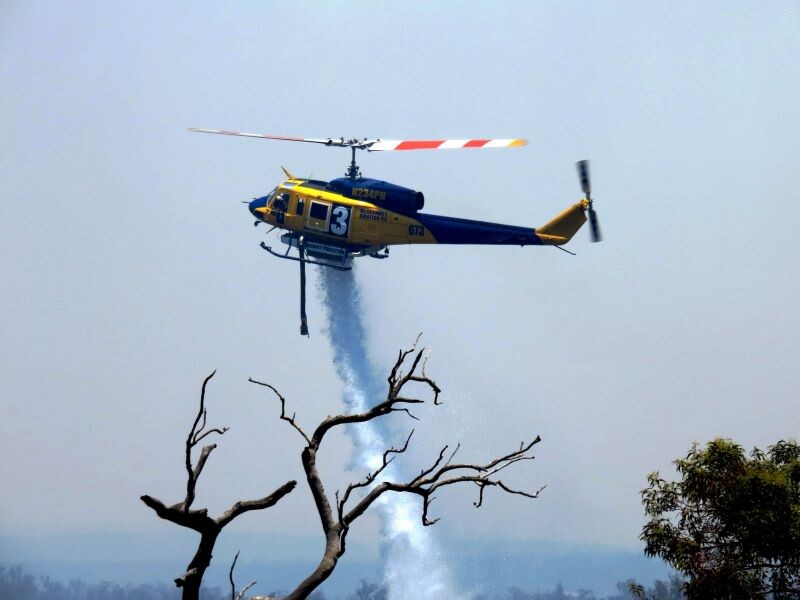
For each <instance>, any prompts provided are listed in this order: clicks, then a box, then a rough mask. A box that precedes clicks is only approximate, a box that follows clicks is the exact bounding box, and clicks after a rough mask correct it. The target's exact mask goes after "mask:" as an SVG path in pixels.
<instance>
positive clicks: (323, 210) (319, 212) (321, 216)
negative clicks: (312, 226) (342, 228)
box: [308, 202, 328, 221]
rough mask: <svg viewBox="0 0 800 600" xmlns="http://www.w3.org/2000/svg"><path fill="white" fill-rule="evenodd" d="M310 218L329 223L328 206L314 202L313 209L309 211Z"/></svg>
mask: <svg viewBox="0 0 800 600" xmlns="http://www.w3.org/2000/svg"><path fill="white" fill-rule="evenodd" d="M308 216H309V217H311V218H312V219H318V220H320V221H327V220H328V205H327V204H321V203H319V202H312V203H311V208H310V209H309V211H308Z"/></svg>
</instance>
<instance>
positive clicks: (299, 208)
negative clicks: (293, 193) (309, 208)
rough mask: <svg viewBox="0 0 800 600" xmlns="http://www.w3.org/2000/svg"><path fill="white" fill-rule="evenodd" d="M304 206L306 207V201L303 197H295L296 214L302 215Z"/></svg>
mask: <svg viewBox="0 0 800 600" xmlns="http://www.w3.org/2000/svg"><path fill="white" fill-rule="evenodd" d="M305 207H306V201H305V200H304V199H303V198H298V199H297V211H296V212H297V214H298V215H300V216H302V215H303V210H304V209H305Z"/></svg>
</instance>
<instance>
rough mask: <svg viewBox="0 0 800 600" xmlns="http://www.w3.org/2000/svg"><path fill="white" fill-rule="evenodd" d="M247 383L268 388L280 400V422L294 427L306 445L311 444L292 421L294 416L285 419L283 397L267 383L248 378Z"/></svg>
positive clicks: (284, 399)
mask: <svg viewBox="0 0 800 600" xmlns="http://www.w3.org/2000/svg"><path fill="white" fill-rule="evenodd" d="M247 381H249V382H250V383H255V384H257V385H262V386H264V387H265V388H269V389H270V390H272V392H273V393H274V394H275V395H276V396H277V397H278V400H280V403H281V417H280V418H281V420H282V421H286V422H287V423H289V424H290V425H291V426H292V427H294V428H295V429H296V430H297V431H298V433H300V435H302V436H303V439H304V440H305V441H306V443H307V444H311V440H310V439H309V437H308V436H307V435H306V432H305V431H303V430H302V429H301V428H300V426H299V425H298V424H297V422H296V421H295V419H294V418H295V415H294V414H292V416H291V417H287V416H286V398H284V397H283V395H281V393H280V392H279V391H278V390H277V389H276V388H275V387H274V386H272V385H270V384H268V383H263V382H261V381H256V380H255V379H253V378H252V377H250V378H248V380H247Z"/></svg>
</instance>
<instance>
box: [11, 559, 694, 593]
mask: <svg viewBox="0 0 800 600" xmlns="http://www.w3.org/2000/svg"><path fill="white" fill-rule="evenodd" d="M634 585H635V582H634V581H633V580H629V581H621V582H619V583H618V584H617V586H616V587H617V593H615V594H611V595H610V596H597V595H595V594H594V592H592V591H591V590H579V591H578V592H576V593H567V592H565V591H564V587H563V586H562V585H561V584H558V585H557V586H556V587H555V589H553V590H552V591H544V592H542V591H535V592H526V591H523V590H521V589H519V588H517V587H513V586H512V587H509V588H508V589H507V590H503V591H497V592H490V593H482V594H478V595H476V596H475V597H474V600H635V599H637V598H646V599H647V600H683V598H684V596H683V593H682V592H681V582H680V581H679V580H678V579H677V578H671V579H670V580H669V581H656V582H655V583H654V584H653V586H652V587H650V588H640V589H641V590H642V591H640V593H639V595H636V594H634V592H632V591H631V588H632V586H634ZM260 593H262V594H263V593H264V592H260ZM254 594H255V592H254ZM268 595H270V596H273V595H274V596H277V597H278V598H280V596H281V592H280V591H272V592H270V593H269V594H268ZM388 596H389V594H388V591H387V589H386V587H385V586H382V585H380V584H376V583H368V582H366V581H362V582H361V585H360V586H359V587H358V589H356V590H355V591H354V592H353V593H352V594H350V595H349V596H346V597H345V598H344V599H341V598H339V597H336V598H334V597H329V596H326V595H325V594H324V593H323V592H319V591H318V592H314V593H313V594H312V595H311V596H310V597H309V600H387V598H388ZM180 597H181V590H179V589H178V588H176V587H175V586H174V585H172V584H166V583H156V584H141V585H126V586H122V585H119V584H117V583H111V582H109V581H101V582H99V583H86V582H83V581H80V580H73V581H70V582H69V583H66V584H65V583H62V582H60V581H54V580H52V579H50V578H49V577H36V576H34V575H31V574H30V573H26V572H25V569H24V568H23V567H22V566H20V565H17V566H14V567H2V566H0V600H180ZM230 597H231V593H230V589H228V590H222V589H220V588H204V589H203V590H202V591H201V592H200V599H201V600H230ZM443 600H444V599H443Z"/></svg>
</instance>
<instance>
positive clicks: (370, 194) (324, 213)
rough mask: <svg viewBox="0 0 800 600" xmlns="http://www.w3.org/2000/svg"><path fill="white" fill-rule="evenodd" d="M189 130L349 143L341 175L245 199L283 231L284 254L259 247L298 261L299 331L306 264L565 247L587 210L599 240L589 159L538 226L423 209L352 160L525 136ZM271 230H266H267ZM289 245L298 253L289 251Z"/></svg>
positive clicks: (338, 265) (414, 196) (509, 143)
mask: <svg viewBox="0 0 800 600" xmlns="http://www.w3.org/2000/svg"><path fill="white" fill-rule="evenodd" d="M190 131H196V132H200V133H216V134H223V135H236V136H244V137H253V138H263V139H269V140H283V141H291V142H306V143H312V144H321V145H323V146H328V147H336V148H350V150H351V153H352V158H351V161H350V166H349V167H348V169H347V172H346V173H345V176H344V177H340V178H338V179H333V180H332V181H317V180H314V179H304V178H299V177H295V176H293V175H292V174H291V173H289V172H288V171H287V170H286V169H283V172H284V173H285V174H286V177H287V180H286V181H285V182H283V183H281V184H280V185H278V186H277V187H276V188H275V189H273V190H272V191H271V192H270V193H269V194H267V195H266V196H262V197H260V198H254V199H253V200H252V201H251V202H249V203H248V204H249V208H250V212H251V213H252V214H253V216H254V217H256V219H257V220H256V223H255V224H256V225H259V224H260V223H262V222H263V223H266V224H268V225H271V226H272V228H271V229H270V230H269V231H272V230H273V229H275V228H278V229H285V230H286V233H284V234H282V235H281V238H280V239H281V241H282V242H283V243H284V244H286V245H287V246H288V247H287V249H286V252H285V253H283V254H281V253H278V252H275V251H274V250H272V248H271V247H270V246H267V245H266V244H265V243H264V242H261V247H262V248H263V249H264V250H266V251H267V252H269V253H270V254H272V255H273V256H277V257H278V258H284V259H287V260H294V261H298V262H299V263H300V333H301V335H308V323H307V319H306V311H305V298H306V276H305V265H306V263H311V264H316V265H321V266H325V267H330V268H333V269H339V270H344V271H346V270H349V269H351V268H352V263H353V258H354V257H359V256H371V257H373V258H387V257H388V256H389V246H392V245H396V244H491V245H509V246H512V245H513V246H555V247H557V248H559V249H561V250H564V251H565V252H569V251H568V250H565V249H564V248H562V246H563V245H564V244H566V243H567V242H568V241H569V240H570V239H572V237H573V236H574V235H575V233H576V232H577V231H578V230H579V229H580V228H581V226H582V225H583V224H584V223H585V222H586V220H587V217H586V215H587V214H588V218H589V225H590V229H591V236H592V241H593V242H598V241H600V239H601V236H600V226H599V224H598V221H597V213H596V212H595V210H594V206H593V201H592V198H591V186H590V182H589V161H586V160H582V161H580V162H578V163H577V168H578V176H579V179H580V182H581V188H582V190H583V193H584V195H585V197H584V198H583V199H582V200H580V201H579V202H578V203H577V204H573V205H572V206H570V207H569V208H567V209H566V210H565V211H564V212H562V213H561V214H559V215H558V216H556V217H555V218H554V219H552V220H551V221H549V222H548V223H546V224H545V225H543V226H542V227H538V228H536V229H534V228H529V227H518V226H514V225H501V224H499V223H490V222H487V221H473V220H469V219H461V218H456V217H444V216H439V215H432V214H426V213H422V212H420V210H422V208H423V206H424V205H425V197H424V196H423V194H422V192H419V191H415V190H412V189H409V188H406V187H402V186H399V185H395V184H393V183H389V182H387V181H381V180H378V179H369V178H367V177H363V176H362V175H361V172H360V170H359V168H358V166H357V165H356V150H367V151H368V152H386V151H403V150H446V149H457V148H514V147H519V146H524V145H526V144H527V142H526V141H525V140H522V139H471V140H381V139H367V138H364V139H345V138H338V139H334V138H298V137H285V136H276V135H267V134H261V133H244V132H239V131H226V130H222V129H198V128H192V129H190ZM267 233H269V232H267ZM292 248H296V249H297V253H298V256H297V257H295V256H289V252H290V251H291V250H292Z"/></svg>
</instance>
